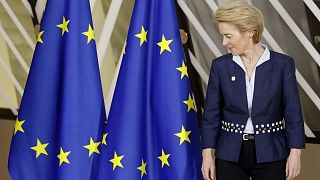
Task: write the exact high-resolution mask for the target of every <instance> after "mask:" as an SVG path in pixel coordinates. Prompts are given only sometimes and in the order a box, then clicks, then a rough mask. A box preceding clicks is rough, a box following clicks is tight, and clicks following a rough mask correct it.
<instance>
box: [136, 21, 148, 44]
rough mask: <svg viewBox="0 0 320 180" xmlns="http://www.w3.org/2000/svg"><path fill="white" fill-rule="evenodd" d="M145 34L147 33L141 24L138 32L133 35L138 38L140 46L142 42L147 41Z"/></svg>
mask: <svg viewBox="0 0 320 180" xmlns="http://www.w3.org/2000/svg"><path fill="white" fill-rule="evenodd" d="M147 34H148V31H145V30H144V27H143V26H142V27H141V32H140V34H136V35H134V36H135V37H137V38H139V39H140V46H142V44H143V42H146V43H147Z"/></svg>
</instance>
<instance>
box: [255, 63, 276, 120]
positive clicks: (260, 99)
mask: <svg viewBox="0 0 320 180" xmlns="http://www.w3.org/2000/svg"><path fill="white" fill-rule="evenodd" d="M270 68H271V59H270V60H269V61H266V62H264V63H263V64H261V65H259V66H258V67H257V68H256V74H255V81H254V93H253V100H252V110H251V115H252V116H254V115H255V114H256V113H257V112H259V107H260V106H261V104H263V103H265V102H264V99H265V97H266V96H268V95H269V91H270V78H271V74H270V73H272V71H271V69H270Z"/></svg>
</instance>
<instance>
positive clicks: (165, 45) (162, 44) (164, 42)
mask: <svg viewBox="0 0 320 180" xmlns="http://www.w3.org/2000/svg"><path fill="white" fill-rule="evenodd" d="M172 41H173V40H172V39H170V40H166V38H165V37H164V35H162V40H161V42H158V43H157V44H158V46H160V48H161V49H160V54H162V52H163V51H164V50H167V51H169V52H171V49H170V47H169V45H170V43H171V42H172Z"/></svg>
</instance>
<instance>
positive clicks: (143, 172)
mask: <svg viewBox="0 0 320 180" xmlns="http://www.w3.org/2000/svg"><path fill="white" fill-rule="evenodd" d="M146 166H147V163H146V162H144V161H143V159H142V162H141V166H139V167H138V168H137V169H138V170H140V171H141V178H142V177H143V175H144V174H147V170H146Z"/></svg>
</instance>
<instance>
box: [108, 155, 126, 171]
mask: <svg viewBox="0 0 320 180" xmlns="http://www.w3.org/2000/svg"><path fill="white" fill-rule="evenodd" d="M123 157H124V155H122V156H118V155H117V153H116V152H114V155H113V159H110V160H109V161H110V162H111V163H112V164H113V168H112V170H113V171H114V169H115V168H116V167H117V166H119V167H122V168H123V165H122V163H121V160H122V158H123Z"/></svg>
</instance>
